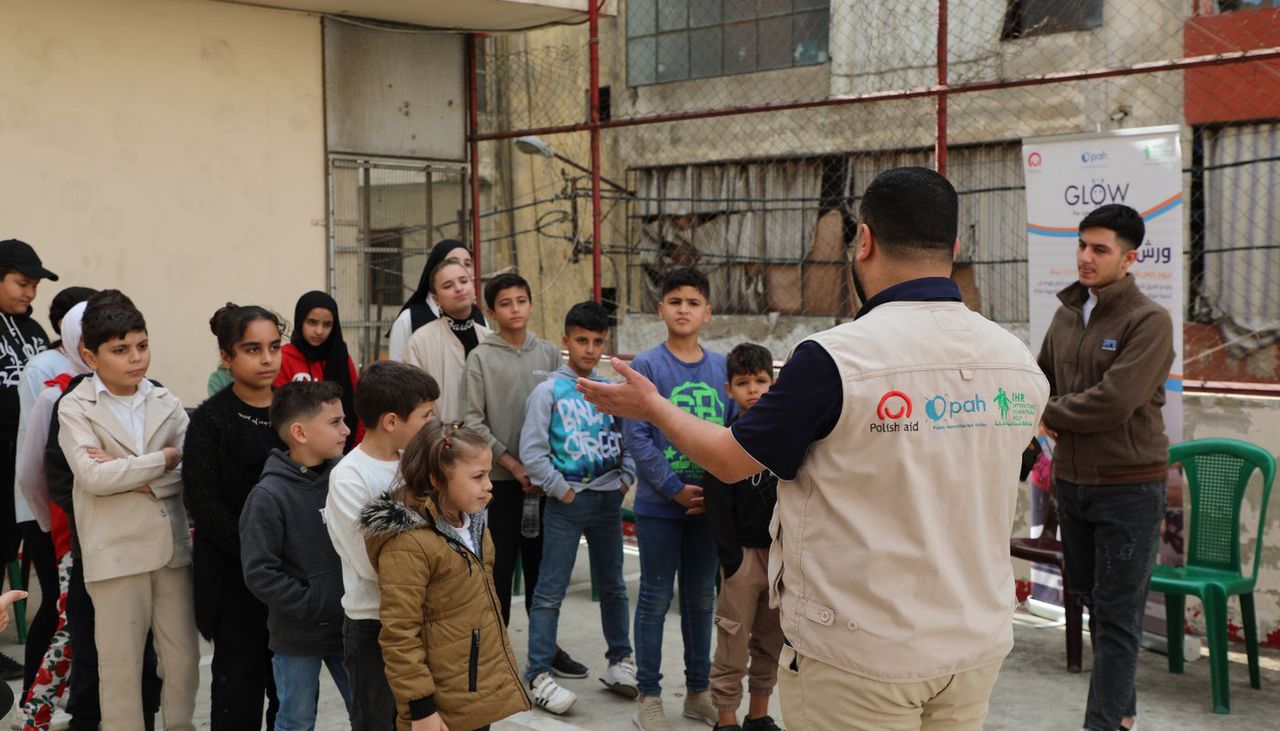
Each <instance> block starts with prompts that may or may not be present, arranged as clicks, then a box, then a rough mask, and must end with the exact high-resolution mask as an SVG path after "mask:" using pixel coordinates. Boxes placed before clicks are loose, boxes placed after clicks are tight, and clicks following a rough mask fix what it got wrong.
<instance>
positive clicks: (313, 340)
mask: <svg viewBox="0 0 1280 731" xmlns="http://www.w3.org/2000/svg"><path fill="white" fill-rule="evenodd" d="M358 380H359V375H358V374H357V372H356V364H355V362H354V361H352V360H351V356H350V355H349V354H348V352H347V343H346V341H344V340H343V339H342V322H341V321H340V320H339V319H338V303H337V302H336V301H334V299H333V298H332V297H330V296H329V295H327V294H325V293H324V292H319V291H316V290H312V291H310V292H307V293H306V294H304V295H302V296H301V297H299V298H298V304H297V306H295V307H294V308H293V335H292V336H291V337H290V339H289V342H288V343H287V344H285V346H284V347H283V348H281V349H280V373H279V374H277V375H276V380H275V383H273V384H272V385H273V386H274V387H276V388H279V387H281V386H283V385H284V384H286V383H288V382H290V381H332V382H333V383H336V384H338V385H339V386H342V413H343V415H344V419H345V421H346V422H347V427H348V428H349V429H351V434H350V435H348V436H347V448H346V450H345V451H348V452H350V451H351V448H352V447H354V446H355V445H357V444H359V443H360V440H361V439H364V425H363V424H361V423H360V419H358V418H356V409H355V393H356V382H357V381H358Z"/></svg>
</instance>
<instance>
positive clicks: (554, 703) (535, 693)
mask: <svg viewBox="0 0 1280 731" xmlns="http://www.w3.org/2000/svg"><path fill="white" fill-rule="evenodd" d="M529 690H530V692H529V699H530V700H532V701H533V704H534V705H535V706H537V707H539V708H541V709H543V710H545V711H549V712H551V713H554V714H556V715H557V716H562V715H564V714H566V713H568V712H569V709H570V708H572V707H573V704H574V703H576V702H577V701H578V696H577V694H575V693H574V692H573V691H571V690H569V689H568V688H562V687H561V686H560V684H559V683H557V682H556V681H555V678H553V677H551V673H549V672H546V673H542V674H540V675H539V676H538V677H536V678H534V679H533V682H532V683H530V684H529Z"/></svg>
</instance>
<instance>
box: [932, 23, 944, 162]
mask: <svg viewBox="0 0 1280 731" xmlns="http://www.w3.org/2000/svg"><path fill="white" fill-rule="evenodd" d="M938 87H939V89H940V91H939V92H938V98H937V99H938V130H937V135H936V139H935V140H934V146H933V167H934V169H935V170H937V171H938V173H939V174H940V175H946V174H947V0H938Z"/></svg>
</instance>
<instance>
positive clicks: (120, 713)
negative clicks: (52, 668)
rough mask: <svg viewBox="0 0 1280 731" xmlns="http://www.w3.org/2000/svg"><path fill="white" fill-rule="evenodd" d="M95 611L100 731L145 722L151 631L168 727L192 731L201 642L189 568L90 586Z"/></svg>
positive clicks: (123, 730)
mask: <svg viewBox="0 0 1280 731" xmlns="http://www.w3.org/2000/svg"><path fill="white" fill-rule="evenodd" d="M85 588H86V589H88V591H89V597H90V598H91V599H93V608H94V611H95V612H96V614H97V620H98V621H97V627H96V629H95V632H94V638H95V639H96V641H97V645H98V677H99V682H98V696H99V698H100V700H101V703H102V727H101V728H102V731H138V729H141V728H142V727H143V722H142V653H143V647H144V646H145V645H146V641H147V632H148V631H151V632H152V633H153V635H154V640H155V647H156V656H157V659H158V661H159V662H158V668H157V669H158V672H159V675H160V678H161V679H162V680H163V681H164V688H163V690H162V692H161V700H160V703H161V706H160V707H161V711H162V713H163V714H164V727H165V729H166V731H195V724H194V723H193V717H194V716H195V710H196V689H197V687H198V686H199V684H200V645H199V638H198V636H197V634H196V618H195V606H194V603H193V599H192V593H191V567H190V566H183V567H181V568H176V569H175V568H162V569H157V570H155V571H151V572H148V573H145V574H136V575H134V576H121V577H119V578H115V579H107V580H106V581H94V582H90V583H88V584H86V585H85Z"/></svg>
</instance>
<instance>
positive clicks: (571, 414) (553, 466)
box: [520, 302, 638, 713]
mask: <svg viewBox="0 0 1280 731" xmlns="http://www.w3.org/2000/svg"><path fill="white" fill-rule="evenodd" d="M564 330H565V335H564V344H565V347H566V348H567V349H568V351H569V365H568V366H564V367H561V368H560V369H559V370H558V371H556V372H555V373H554V374H553V375H552V376H551V377H550V378H548V379H547V380H546V381H544V382H543V383H541V384H540V385H539V386H538V387H537V388H535V389H534V390H533V394H532V395H530V396H529V401H528V404H527V406H526V413H525V420H524V429H523V431H522V432H521V435H520V459H521V460H522V461H523V463H524V465H525V468H526V469H527V470H528V471H529V478H530V480H532V482H533V484H534V485H536V486H537V487H539V488H541V489H542V490H544V491H545V492H546V493H547V496H548V497H549V498H550V499H549V500H548V501H547V505H546V512H545V513H544V515H543V544H542V566H541V567H540V568H539V572H538V583H537V586H536V587H535V588H534V590H533V608H532V609H531V610H530V612H529V659H528V669H527V670H526V672H525V678H526V680H528V681H529V686H530V690H531V692H530V698H531V700H532V701H533V702H534V703H535V704H536V705H538V706H539V707H541V708H543V709H545V710H548V711H551V712H552V713H565V712H566V711H568V710H569V708H570V707H571V706H572V705H573V703H574V701H575V700H577V696H576V695H575V694H574V693H573V692H572V691H570V690H569V689H567V688H564V687H562V686H560V685H559V684H557V683H556V681H555V680H554V679H553V678H552V672H553V667H552V660H553V658H554V653H555V648H556V626H557V624H558V623H559V620H560V603H561V602H562V601H564V595H565V592H566V591H567V590H568V588H569V579H570V577H571V575H572V574H573V564H574V562H575V560H576V559H577V556H578V541H579V540H580V539H581V538H582V536H583V535H584V534H585V535H586V537H587V550H588V555H589V557H590V560H591V568H592V574H593V575H594V576H595V577H596V584H597V589H598V590H599V594H600V621H601V625H602V629H603V630H604V638H605V642H606V643H607V644H608V651H607V652H606V653H605V658H606V659H607V660H608V661H609V667H608V669H607V670H606V671H605V672H604V673H603V674H602V675H601V677H600V682H602V683H604V684H605V686H606V687H608V688H609V689H611V690H613V691H615V692H617V693H620V694H622V695H625V696H626V697H628V698H635V697H636V694H637V692H638V690H637V688H636V677H635V673H636V670H635V664H634V663H633V662H632V661H631V640H630V634H629V633H628V631H627V630H628V624H629V620H628V615H629V607H628V602H627V587H626V582H625V581H624V580H623V577H622V498H623V496H624V495H625V494H626V492H627V488H628V487H629V486H630V485H634V484H635V481H636V478H635V470H636V467H635V462H634V461H633V460H632V459H631V456H630V455H629V454H627V453H626V450H625V449H624V447H623V443H622V426H621V424H620V423H619V422H618V421H617V420H616V419H614V418H613V417H612V416H609V415H608V414H606V413H604V412H602V411H598V410H597V409H596V407H595V405H594V404H591V403H590V402H588V401H587V400H586V399H584V398H583V397H582V394H580V393H578V390H577V381H578V378H591V379H594V380H602V379H600V378H599V377H598V376H597V375H596V374H595V365H596V363H597V362H598V361H599V360H600V355H601V354H602V353H603V352H604V345H605V340H606V337H607V335H608V330H609V313H608V311H606V310H605V309H604V307H603V306H601V305H600V304H599V303H596V302H582V303H579V304H577V305H574V306H573V308H571V309H570V310H569V313H568V315H566V316H565V323H564Z"/></svg>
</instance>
